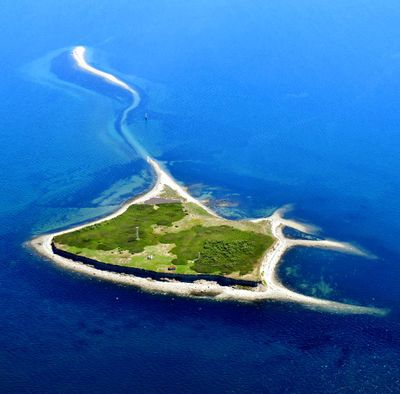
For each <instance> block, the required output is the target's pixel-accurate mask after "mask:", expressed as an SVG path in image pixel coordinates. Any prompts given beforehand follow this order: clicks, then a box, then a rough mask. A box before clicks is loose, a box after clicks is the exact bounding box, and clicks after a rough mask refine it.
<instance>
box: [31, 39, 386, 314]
mask: <svg viewBox="0 0 400 394" xmlns="http://www.w3.org/2000/svg"><path fill="white" fill-rule="evenodd" d="M72 56H73V58H74V59H75V61H76V64H77V65H78V66H79V67H81V68H82V69H84V70H85V71H87V72H90V73H92V74H94V75H97V76H98V77H100V78H103V79H104V80H106V81H108V82H110V83H112V84H115V85H118V86H120V87H121V88H123V89H126V90H128V91H129V92H131V94H132V103H131V104H130V105H129V106H128V107H127V108H126V109H125V110H124V112H123V115H122V117H121V129H123V126H124V124H125V121H126V118H127V116H128V113H129V112H130V111H132V110H133V109H134V108H136V107H137V106H138V105H139V103H140V97H139V94H138V93H137V92H136V91H135V90H134V89H132V88H131V87H130V86H129V85H127V84H126V83H125V82H123V81H121V80H119V79H118V78H117V77H115V76H114V75H112V74H109V73H106V72H104V71H101V70H98V69H96V68H94V67H93V66H90V65H89V64H88V63H87V62H86V59H85V48H84V47H82V46H79V47H75V48H74V49H73V51H72ZM125 132H127V130H125ZM128 141H129V143H130V144H131V146H132V147H133V148H135V149H136V150H137V152H138V153H139V154H142V155H143V156H144V157H146V156H147V161H148V163H149V164H150V166H151V168H152V169H153V171H154V173H155V180H156V181H155V184H154V186H153V187H152V189H151V190H149V191H148V192H147V193H145V194H143V195H140V196H138V197H137V198H134V199H132V200H130V201H128V202H127V203H125V204H124V205H123V206H121V207H120V208H119V209H118V210H117V211H115V212H113V213H112V214H110V215H108V216H106V217H104V218H101V219H98V220H95V221H93V222H90V223H87V224H83V225H80V226H76V227H72V228H70V229H67V230H63V231H60V232H55V233H51V234H44V235H41V236H38V237H36V238H34V239H32V240H31V241H30V242H29V245H30V246H31V247H32V248H33V249H34V250H35V251H36V252H37V253H38V254H40V255H41V256H43V257H45V258H47V259H49V260H50V261H52V262H53V263H55V264H57V265H58V266H60V267H63V268H65V269H68V270H71V271H74V272H77V273H80V274H83V275H87V276H90V277H93V278H97V279H101V280H106V281H111V282H115V283H119V284H122V285H129V286H135V287H138V288H140V289H143V290H145V291H149V292H156V293H163V294H173V295H178V296H185V297H202V298H213V299H215V300H234V301H244V302H255V301H265V300H277V301H289V302H295V303H300V304H303V305H305V306H307V307H310V308H314V309H319V310H323V311H330V312H337V313H351V314H374V315H383V314H385V313H386V311H385V310H382V309H378V308H373V307H363V306H357V305H349V304H344V303H340V302H334V301H328V300H323V299H319V298H314V297H309V296H305V295H303V294H300V293H296V292H294V291H292V290H289V289H287V288H286V287H285V286H284V285H283V284H282V283H281V281H280V280H279V278H278V277H277V267H278V265H279V263H280V261H281V258H282V256H283V255H284V254H285V253H286V251H287V250H289V249H290V248H292V247H295V246H309V247H317V248H329V249H335V250H339V251H342V252H346V253H356V254H361V255H362V254H363V252H362V251H360V250H359V249H357V248H355V247H353V246H351V245H349V244H347V243H342V242H338V241H333V240H296V239H288V238H286V237H285V236H284V234H283V232H282V228H283V227H284V226H290V227H293V228H295V229H297V230H299V231H303V232H310V230H311V228H310V227H309V226H307V225H304V224H302V223H298V222H296V221H293V220H289V219H285V218H284V217H283V215H284V213H285V209H284V208H283V209H280V210H278V211H276V212H275V213H274V214H273V215H272V216H270V217H267V218H263V219H255V220H254V221H265V225H266V226H269V227H270V228H271V231H272V234H273V236H274V237H275V239H276V242H275V244H274V245H273V246H272V247H271V248H270V249H269V250H268V252H267V253H266V254H265V256H264V258H263V261H262V264H261V269H260V275H261V278H262V281H263V283H264V285H259V286H258V287H257V288H255V289H252V290H247V289H242V288H236V287H229V286H221V285H219V284H217V283H215V282H209V281H204V280H199V281H196V282H194V283H183V282H179V281H176V280H165V281H162V280H154V279H150V278H139V277H136V276H133V275H128V274H121V273H117V272H112V271H102V270H98V269H96V268H94V267H92V266H90V265H87V264H83V263H80V262H77V261H74V260H70V259H67V258H64V257H61V256H59V255H56V254H55V253H53V249H52V247H51V243H52V240H53V238H54V237H55V236H57V235H60V234H64V233H68V232H72V231H76V230H79V229H81V228H83V227H86V226H89V225H93V224H96V223H100V222H103V221H106V220H110V219H112V218H115V217H116V216H118V215H121V214H122V213H124V212H125V211H126V210H127V209H128V207H129V206H130V205H132V204H139V203H143V202H145V201H146V200H149V199H151V198H157V197H160V196H161V194H162V192H163V190H164V189H165V188H166V187H169V188H171V189H172V190H174V191H175V192H176V193H177V194H178V195H179V196H180V198H181V199H182V200H184V201H186V202H192V203H194V204H196V205H198V206H200V207H202V208H203V209H205V210H206V211H207V212H208V213H209V214H211V215H213V216H218V215H217V214H216V213H215V212H213V211H212V210H211V209H210V208H209V207H207V206H205V205H204V204H202V203H201V202H200V201H198V200H196V199H195V198H194V197H192V196H191V195H190V194H189V193H188V192H187V191H186V189H185V188H184V187H182V186H181V185H179V184H178V183H177V182H176V181H175V180H174V179H173V178H172V176H171V175H170V174H168V172H167V171H166V170H165V169H164V168H162V167H161V166H160V164H159V163H158V162H156V161H155V160H154V159H152V158H151V157H149V156H148V155H147V154H145V152H146V151H145V149H144V148H143V147H142V146H141V145H140V144H139V143H138V142H137V141H135V140H134V139H132V137H130V139H129V140H128Z"/></svg>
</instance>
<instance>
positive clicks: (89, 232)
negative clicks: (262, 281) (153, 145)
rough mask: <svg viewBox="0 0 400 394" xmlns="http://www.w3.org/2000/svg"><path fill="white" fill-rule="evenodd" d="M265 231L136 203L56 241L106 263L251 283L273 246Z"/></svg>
mask: <svg viewBox="0 0 400 394" xmlns="http://www.w3.org/2000/svg"><path fill="white" fill-rule="evenodd" d="M265 227H266V226H265V223H264V224H263V223H260V224H255V223H251V222H246V221H240V222H235V221H229V220H225V219H220V218H214V217H213V216H211V215H209V214H208V213H207V212H206V211H204V210H203V209H202V208H200V207H197V206H196V205H195V204H190V203H167V204H158V205H145V204H138V205H131V206H130V207H129V208H128V210H127V211H126V212H125V213H123V214H122V215H120V216H118V217H116V218H114V219H111V220H108V221H105V222H102V223H99V224H95V225H91V226H88V227H85V228H83V229H81V230H78V231H74V232H71V233H67V234H63V235H59V236H57V237H55V239H54V241H55V243H56V245H57V246H58V247H59V248H61V249H64V250H67V251H69V252H72V253H75V254H79V255H82V256H86V257H90V258H94V259H96V260H98V261H102V262H105V263H109V264H116V265H124V266H129V267H137V268H143V269H148V270H153V271H157V272H167V271H170V272H177V273H183V274H199V273H205V274H216V275H227V276H232V277H244V276H245V277H246V278H248V279H253V280H255V279H257V278H258V277H257V276H258V266H259V262H260V259H261V257H262V256H263V254H264V253H265V252H266V250H267V249H268V248H269V247H270V246H271V245H272V243H273V238H272V237H271V235H270V234H269V233H268V230H267V229H266V228H265ZM137 228H138V230H137ZM137 231H138V234H139V237H138V238H137Z"/></svg>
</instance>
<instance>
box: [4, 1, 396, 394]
mask: <svg viewBox="0 0 400 394" xmlns="http://www.w3.org/2000/svg"><path fill="white" fill-rule="evenodd" d="M399 20H400V4H399V2H398V1H397V0H382V1H379V2H377V1H373V0H363V1H361V0H360V1H358V0H337V1H331V2H328V1H318V0H298V1H296V2H290V1H274V0H271V1H264V0H255V1H252V2H250V1H247V0H237V1H231V0H202V1H194V0H193V1H192V0H188V1H180V0H165V1H161V0H153V1H145V0H141V1H138V0H116V1H113V2H109V1H105V0H96V1H93V0H79V1H78V0H68V1H64V2H62V1H57V2H55V1H49V0H38V1H35V2H33V1H30V0H19V1H8V0H5V1H3V2H2V3H1V10H0V33H1V34H0V71H1V74H0V146H1V154H0V171H1V176H0V313H1V320H0V392H2V393H81V392H87V393H399V392H400V309H399V300H400V246H399V245H400V242H399V240H398V237H399V234H400V209H399V195H400V193H399V192H400V177H399V173H400V154H399V149H400V111H399V108H400V40H399V37H400V24H399ZM75 45H85V46H87V47H88V48H89V49H90V59H91V63H92V64H93V65H95V66H97V67H99V68H101V69H104V70H107V71H109V72H112V73H115V74H116V75H118V76H119V77H120V78H121V79H123V80H124V81H126V82H127V83H129V84H131V85H132V86H134V87H135V88H137V89H138V91H139V92H140V95H141V97H142V103H141V105H140V107H139V108H137V110H136V111H135V112H133V113H132V114H131V116H130V118H129V127H130V130H131V132H132V136H134V137H135V138H136V139H137V140H138V141H140V143H141V144H142V145H143V146H144V147H145V148H146V149H147V150H148V152H149V153H150V154H151V155H152V156H154V157H155V158H156V159H158V160H159V161H161V162H163V163H164V164H165V166H166V168H167V169H168V170H169V171H170V172H171V173H172V174H173V176H174V177H175V178H176V179H178V180H179V181H180V182H182V183H183V184H185V185H186V186H188V187H189V188H190V190H191V192H192V193H193V194H194V195H196V196H198V197H201V198H208V199H210V201H211V203H213V201H214V202H215V201H218V200H219V199H227V200H230V201H233V202H234V203H235V204H234V206H232V207H230V208H229V209H227V208H224V209H220V212H221V213H222V214H224V215H225V216H227V217H230V218H243V217H261V216H265V215H267V214H269V213H271V212H273V210H274V209H276V208H278V207H280V206H282V205H284V204H293V210H292V211H291V212H290V214H289V216H290V217H292V218H295V219H298V220H301V221H304V222H308V223H312V224H314V225H316V226H317V227H318V228H319V229H320V230H319V232H318V235H319V236H322V237H331V238H335V239H339V240H343V241H349V242H353V243H355V244H357V245H359V246H360V247H362V248H364V249H365V250H367V251H369V252H370V254H371V255H374V256H375V258H373V259H372V258H361V257H355V256H351V255H345V254H341V253H337V252H331V251H326V250H316V249H306V248H296V249H293V250H291V251H290V252H288V253H287V255H286V256H285V258H284V261H283V263H282V264H281V266H280V276H281V278H282V280H283V281H284V282H285V283H286V284H287V285H288V286H289V287H291V288H293V289H296V290H298V291H301V292H303V293H305V294H312V295H316V296H319V297H323V298H328V299H334V300H340V301H348V302H353V303H356V304H361V305H373V306H378V307H382V308H387V309H388V310H390V312H389V313H388V314H387V315H386V316H385V317H376V316H363V315H359V316H354V315H341V314H332V313H325V312H321V311H313V310H309V309H305V308H304V307H302V306H299V305H292V304H286V303H278V302H268V303H261V304H257V305H243V304H239V303H237V304H236V303H219V302H212V301H199V300H190V299H181V298H174V297H170V296H161V295H152V294H147V293H143V292H141V291H139V290H137V289H133V288H126V287H121V286H117V285H114V284H110V283H104V282H99V281H97V280H94V279H89V278H87V277H83V276H79V275H77V274H74V273H71V272H67V271H64V270H61V269H59V268H57V267H55V266H54V265H52V264H51V263H50V262H48V261H45V260H43V259H41V258H39V257H37V256H35V255H34V254H32V252H31V251H30V250H29V249H27V248H25V247H24V245H23V244H24V242H25V241H26V240H28V239H29V238H31V237H33V236H34V235H37V234H40V233H42V232H45V231H51V230H54V229H58V228H61V227H65V226H68V225H71V224H73V223H78V222H83V221H87V220H90V219H92V218H94V217H98V216H101V215H104V214H106V213H108V212H111V211H112V210H115V209H116V208H117V207H118V206H119V205H120V204H121V203H122V202H123V201H124V200H126V199H127V198H129V197H131V196H132V195H134V194H135V193H139V192H141V191H143V190H145V189H146V188H148V187H149V186H150V185H151V182H152V176H151V173H150V172H149V169H148V166H147V164H146V163H145V161H144V160H143V159H142V158H141V157H139V155H138V154H136V153H135V152H133V151H132V149H130V148H129V147H128V146H127V145H126V143H125V142H124V140H123V139H122V138H121V137H120V136H119V135H118V133H117V132H116V130H115V127H114V124H115V120H116V118H117V116H118V114H119V113H120V111H121V108H123V106H124V105H126V97H124V96H123V94H121V92H118V91H116V90H115V88H113V87H112V86H110V85H108V86H107V85H106V84H104V83H102V82H101V81H98V80H95V79H93V78H92V79H91V78H90V77H88V76H87V75H86V76H85V75H78V74H79V73H78V72H77V70H74V69H73V67H72V66H71V64H68V56H65V53H68V52H66V51H68V50H69V49H70V48H72V47H73V46H75ZM63 54H64V55H63ZM63 56H64V57H63ZM54 59H58V62H57V61H54ZM64 60H65V63H64ZM55 71H57V73H55ZM56 74H57V75H56ZM144 113H148V115H149V120H148V122H145V121H144V119H143V118H144Z"/></svg>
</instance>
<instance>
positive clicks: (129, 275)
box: [29, 46, 385, 315]
mask: <svg viewBox="0 0 400 394" xmlns="http://www.w3.org/2000/svg"><path fill="white" fill-rule="evenodd" d="M71 56H72V58H73V59H74V60H75V61H76V66H77V67H78V68H79V69H80V70H81V71H82V72H87V73H91V74H92V75H96V76H97V77H99V78H101V79H103V80H105V81H107V82H108V83H111V84H113V85H116V86H119V87H120V88H121V89H125V90H126V91H128V92H129V93H130V94H131V95H132V101H131V103H130V104H129V105H128V106H127V107H126V108H124V109H123V111H122V113H121V114H120V116H119V117H118V119H119V121H118V122H116V123H117V124H116V131H117V132H118V133H119V134H120V136H121V137H122V138H123V139H124V140H125V142H126V143H127V144H128V145H129V146H130V147H131V148H132V149H133V150H134V151H135V152H136V153H139V154H140V155H142V156H143V157H145V158H146V160H147V162H148V164H149V166H150V168H151V169H152V171H153V175H154V183H153V187H152V188H151V189H150V190H149V191H147V192H146V193H144V194H142V195H139V196H137V197H134V198H133V199H132V200H130V201H127V202H126V203H125V204H123V205H122V206H121V207H120V208H119V209H118V210H117V211H115V212H113V213H111V214H110V215H108V216H106V217H103V218H100V219H98V220H94V221H92V222H90V223H86V224H83V225H79V226H76V227H73V228H70V229H67V230H62V231H57V232H54V233H50V234H43V235H39V236H37V237H35V238H33V239H32V240H30V242H29V245H30V247H31V248H33V249H34V250H35V251H36V252H37V253H38V254H40V255H41V256H43V257H45V258H47V259H49V260H50V261H52V262H53V263H55V264H58V265H59V266H61V267H63V268H66V269H69V270H72V271H75V272H78V273H80V274H84V275H87V276H90V277H94V278H97V279H99V280H107V281H112V282H115V283H118V284H121V285H129V286H135V287H137V288H140V289H142V290H144V291H149V292H156V293H162V294H172V295H178V296H185V297H202V298H212V299H215V300H221V301H222V300H231V301H232V300H233V301H245V302H260V301H265V300H277V301H290V302H296V303H300V304H303V305H305V306H307V307H309V308H316V309H321V310H326V311H331V312H339V313H368V314H376V315H382V314H384V313H385V311H383V310H381V309H378V308H374V307H368V306H359V305H350V304H345V303H341V302H335V301H330V300H325V299H320V298H315V297H311V296H306V295H304V294H300V293H297V292H295V291H293V290H291V289H289V288H287V287H286V286H285V285H284V284H283V283H282V282H281V281H280V279H279V277H278V275H277V267H278V266H279V263H280V262H281V259H282V256H283V255H284V254H285V253H286V252H287V251H288V250H289V249H290V248H292V247H295V246H302V247H317V248H329V249H334V250H338V251H342V252H345V253H353V254H359V255H366V253H365V252H364V251H363V250H360V249H359V248H357V247H355V246H353V245H351V244H349V243H346V242H339V241H335V240H328V239H319V238H315V239H314V238H311V239H308V238H302V239H296V238H288V237H286V236H285V235H284V231H283V229H284V228H286V227H290V228H293V229H295V230H297V231H300V232H304V233H310V232H312V228H311V227H310V226H308V225H305V224H303V223H300V222H297V221H294V220H289V219H286V218H285V217H284V216H285V214H286V212H287V210H288V206H285V207H282V208H280V209H277V210H276V211H275V212H274V213H273V214H272V215H271V216H269V217H266V218H257V219H248V220H228V219H226V218H223V217H221V216H219V215H218V214H217V213H216V212H214V211H213V210H211V209H210V208H209V207H208V206H206V205H205V204H204V203H202V202H201V201H199V200H197V199H195V198H194V197H193V196H191V195H190V194H189V193H188V191H187V189H186V188H185V187H184V186H182V185H180V184H179V183H178V182H177V181H176V180H175V179H174V178H173V177H172V176H171V174H170V173H169V172H168V170H167V169H166V167H165V166H163V165H162V164H161V163H159V162H158V161H156V160H155V159H154V158H152V157H151V156H150V155H149V154H148V153H147V152H146V150H145V148H144V147H143V146H141V145H140V144H139V143H138V141H136V140H135V138H134V137H133V136H132V132H131V130H129V128H128V127H127V125H126V120H127V116H128V114H129V112H130V111H132V110H134V109H135V108H136V107H137V106H138V105H139V103H140V96H139V94H138V92H137V91H136V90H135V89H133V88H132V87H131V86H129V85H128V84H126V83H125V82H123V81H121V80H120V79H118V78H117V77H115V76H114V75H112V74H110V73H107V72H104V71H101V70H98V69H97V68H94V67H93V66H91V65H89V64H88V63H87V61H86V58H85V48H84V47H81V46H80V47H75V48H74V49H73V50H72V51H71Z"/></svg>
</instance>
